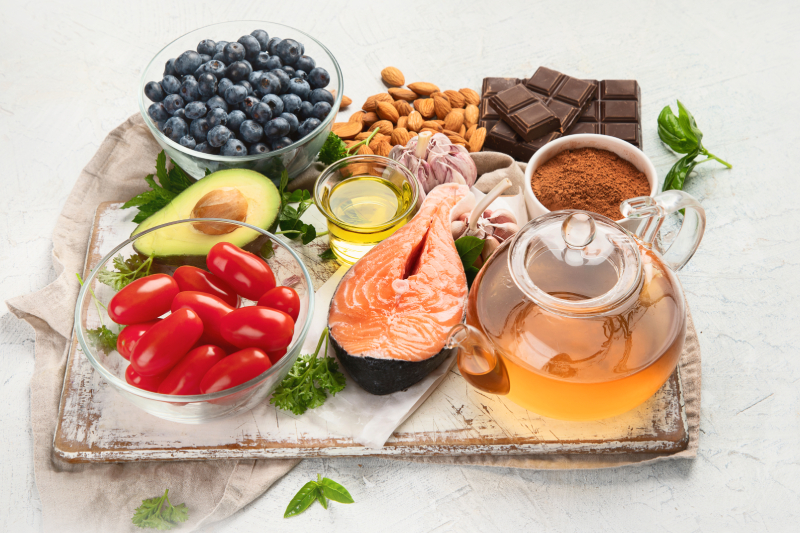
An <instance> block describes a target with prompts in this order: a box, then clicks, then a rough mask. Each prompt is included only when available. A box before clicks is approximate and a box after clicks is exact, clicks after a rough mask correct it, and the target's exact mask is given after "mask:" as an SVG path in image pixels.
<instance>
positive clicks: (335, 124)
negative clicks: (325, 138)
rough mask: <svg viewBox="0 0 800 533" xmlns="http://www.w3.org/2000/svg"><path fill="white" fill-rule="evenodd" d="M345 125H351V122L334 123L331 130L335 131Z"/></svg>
mask: <svg viewBox="0 0 800 533" xmlns="http://www.w3.org/2000/svg"><path fill="white" fill-rule="evenodd" d="M345 124H349V122H334V123H333V126H331V129H332V130H335V129H336V128H341V127H342V126H344V125H345Z"/></svg>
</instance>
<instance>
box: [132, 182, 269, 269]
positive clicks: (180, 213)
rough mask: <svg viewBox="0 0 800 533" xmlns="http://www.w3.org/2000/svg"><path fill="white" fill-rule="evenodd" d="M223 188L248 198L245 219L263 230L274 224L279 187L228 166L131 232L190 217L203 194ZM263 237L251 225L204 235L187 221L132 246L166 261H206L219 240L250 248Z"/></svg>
mask: <svg viewBox="0 0 800 533" xmlns="http://www.w3.org/2000/svg"><path fill="white" fill-rule="evenodd" d="M225 188H235V189H238V190H239V192H241V193H242V195H244V197H245V198H246V199H247V217H246V219H245V220H244V222H246V223H247V224H251V225H253V226H256V227H258V228H262V229H265V230H269V229H271V228H272V227H273V225H274V223H275V221H276V220H277V218H278V213H279V211H280V206H281V199H280V194H279V192H278V189H277V188H276V187H275V185H274V184H273V183H272V181H271V180H270V179H269V178H267V177H266V176H264V175H262V174H259V173H258V172H254V171H252V170H241V169H231V170H221V171H219V172H214V173H213V174H209V175H208V176H206V177H205V178H202V179H201V180H199V181H198V182H196V183H194V184H192V185H191V186H189V188H187V189H186V190H184V191H183V192H182V193H180V194H179V195H178V196H176V197H175V198H174V199H173V200H172V201H171V202H170V203H169V204H168V205H167V206H166V207H164V208H163V209H161V210H160V211H158V212H157V213H155V214H153V215H152V216H150V217H148V218H147V219H146V220H145V221H144V222H142V223H141V224H139V226H138V227H137V228H136V229H135V230H134V231H133V234H132V235H136V234H138V233H142V232H143V231H145V230H147V229H150V228H152V227H154V226H158V225H160V224H166V223H168V222H174V221H176V220H183V219H187V218H192V210H193V209H194V207H195V205H197V202H198V201H199V200H200V199H201V198H202V197H203V196H205V195H206V194H208V193H209V192H211V191H213V190H215V189H225ZM263 237H264V236H263V235H262V234H260V233H259V232H257V231H255V230H252V229H250V228H238V229H235V230H234V231H232V232H230V233H225V234H223V235H206V234H205V233H202V232H200V231H198V230H196V229H195V228H194V227H193V225H192V224H190V223H186V224H176V225H174V226H169V227H166V228H162V229H159V230H156V231H153V232H151V233H149V234H147V235H143V236H142V237H139V238H138V239H137V240H136V241H135V242H134V248H135V249H136V251H137V252H139V253H140V254H144V255H148V256H149V255H153V256H155V259H156V260H159V261H161V262H164V263H167V264H176V263H188V264H193V263H202V264H205V256H206V255H207V254H208V252H209V250H211V248H212V247H213V246H214V245H215V244H217V243H219V242H230V243H233V244H235V245H236V246H239V247H240V248H248V249H250V248H254V247H255V248H258V247H260V245H261V243H262V242H263V240H264V239H263ZM255 251H257V250H255Z"/></svg>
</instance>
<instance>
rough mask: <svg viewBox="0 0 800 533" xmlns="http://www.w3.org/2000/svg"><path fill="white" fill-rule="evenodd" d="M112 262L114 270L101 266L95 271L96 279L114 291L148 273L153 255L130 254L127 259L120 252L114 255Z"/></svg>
mask: <svg viewBox="0 0 800 533" xmlns="http://www.w3.org/2000/svg"><path fill="white" fill-rule="evenodd" d="M113 263H114V268H116V270H109V269H108V268H107V267H103V269H102V270H101V271H100V272H98V273H97V281H99V282H100V283H104V284H106V285H108V286H109V287H111V288H112V289H114V290H115V291H120V290H122V289H123V287H125V286H126V285H128V284H129V283H131V282H132V281H135V280H137V279H139V278H144V277H146V276H149V275H150V268H151V267H152V266H153V256H152V255H151V256H150V257H148V258H147V259H142V256H140V255H132V256H130V257H129V258H127V259H123V257H122V254H118V255H117V256H116V257H114V259H113Z"/></svg>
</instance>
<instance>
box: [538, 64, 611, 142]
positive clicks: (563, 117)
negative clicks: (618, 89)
mask: <svg viewBox="0 0 800 533" xmlns="http://www.w3.org/2000/svg"><path fill="white" fill-rule="evenodd" d="M525 87H527V88H528V89H529V90H530V91H532V92H533V93H535V94H536V95H537V96H539V97H540V98H541V99H542V101H544V103H545V104H546V105H547V106H548V107H549V108H550V109H552V110H553V111H554V112H555V113H556V115H558V117H559V122H560V124H559V131H560V132H562V133H563V132H565V131H567V130H568V129H569V128H570V127H571V126H572V125H573V124H575V122H577V120H578V117H579V116H580V115H581V113H583V111H584V110H585V109H586V107H587V106H588V105H589V102H591V101H592V100H593V99H594V98H595V97H596V95H597V90H596V86H595V84H593V83H591V82H587V81H584V80H579V79H577V78H573V77H571V76H567V75H565V74H562V73H561V72H558V71H555V70H552V69H549V68H546V67H539V68H538V69H536V72H534V73H533V76H531V77H530V79H529V80H528V81H526V82H525ZM565 106H569V107H571V108H572V110H567V109H566V108H565Z"/></svg>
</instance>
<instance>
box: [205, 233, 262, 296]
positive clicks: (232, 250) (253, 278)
mask: <svg viewBox="0 0 800 533" xmlns="http://www.w3.org/2000/svg"><path fill="white" fill-rule="evenodd" d="M206 264H207V265H208V269H209V270H210V271H211V272H213V273H214V274H216V275H217V276H219V277H220V278H222V280H223V281H225V282H227V283H228V285H230V286H231V287H233V290H235V291H236V292H237V293H239V295H240V296H244V297H245V298H247V299H248V300H253V301H255V300H258V299H259V298H261V295H262V294H264V293H265V292H267V291H268V290H270V289H273V288H274V287H275V275H274V274H273V273H272V269H271V268H269V265H267V263H265V262H264V260H263V259H261V258H259V257H258V256H256V255H254V254H251V253H250V252H245V251H244V250H242V249H241V248H239V247H238V246H236V245H234V244H231V243H229V242H219V243H217V244H215V245H214V247H213V248H211V251H209V252H208V257H206Z"/></svg>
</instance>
